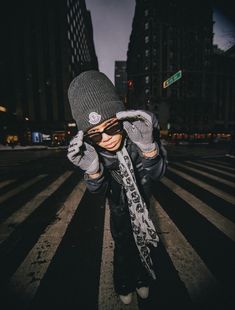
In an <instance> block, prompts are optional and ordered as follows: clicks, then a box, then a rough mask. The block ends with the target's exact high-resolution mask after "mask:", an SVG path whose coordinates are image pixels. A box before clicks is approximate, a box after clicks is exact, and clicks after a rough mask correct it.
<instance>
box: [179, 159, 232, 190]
mask: <svg viewBox="0 0 235 310" xmlns="http://www.w3.org/2000/svg"><path fill="white" fill-rule="evenodd" d="M187 163H189V164H193V165H194V163H193V162H191V161H187ZM175 165H176V166H178V167H182V168H185V169H187V170H190V171H193V172H196V173H198V174H201V175H204V176H205V177H208V178H209V179H212V180H215V181H217V182H219V183H222V184H226V185H228V186H230V187H232V188H235V182H231V181H228V180H225V179H223V178H221V177H217V176H215V175H212V174H210V173H207V172H205V171H202V170H198V169H196V168H192V167H189V166H187V165H184V164H178V163H177V164H175ZM195 166H199V167H202V168H204V167H205V168H208V167H207V166H204V165H200V164H195ZM208 169H210V168H208Z"/></svg>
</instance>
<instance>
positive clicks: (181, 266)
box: [152, 200, 218, 304]
mask: <svg viewBox="0 0 235 310" xmlns="http://www.w3.org/2000/svg"><path fill="white" fill-rule="evenodd" d="M152 207H153V208H152V212H153V214H154V216H153V221H154V222H155V225H156V227H157V228H158V229H160V231H162V232H164V233H160V235H159V236H160V239H161V241H162V243H163V244H164V247H165V249H166V251H167V253H168V254H169V256H170V258H171V261H172V263H173V265H174V267H175V269H176V270H177V272H178V275H179V277H180V279H181V280H182V281H183V283H184V284H185V287H186V288H187V290H188V293H189V295H190V297H191V299H192V301H193V302H195V303H199V304H200V301H202V302H203V301H204V300H206V298H207V297H208V293H209V291H211V292H213V291H214V288H215V287H217V285H218V284H217V281H216V279H215V278H214V276H213V275H212V273H211V272H210V271H209V269H208V268H207V266H206V265H205V263H204V262H203V260H202V259H201V258H200V256H199V255H198V254H197V253H196V251H195V250H194V249H193V248H192V246H191V245H190V244H189V242H188V241H187V240H186V238H185V237H184V235H183V234H182V233H181V232H180V230H179V229H178V228H177V227H176V225H175V224H174V223H173V222H172V221H171V219H170V218H169V216H168V215H167V213H166V212H165V211H164V210H163V209H162V207H161V206H160V204H159V203H158V202H157V201H156V200H153V203H152Z"/></svg>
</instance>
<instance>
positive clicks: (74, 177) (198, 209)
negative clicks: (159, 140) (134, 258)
mask: <svg viewBox="0 0 235 310" xmlns="http://www.w3.org/2000/svg"><path fill="white" fill-rule="evenodd" d="M234 170H235V169H234V168H233V161H232V159H230V158H226V157H223V156H221V157H216V158H200V159H198V160H185V161H181V162H170V164H169V167H168V170H167V173H166V175H165V176H164V177H163V178H162V179H161V180H160V182H158V183H156V185H155V189H154V197H153V198H152V202H151V216H152V218H153V221H154V224H155V226H156V229H157V231H158V233H159V236H160V245H159V249H158V250H157V251H158V252H157V254H156V256H155V258H154V259H155V260H154V261H155V262H156V273H157V274H158V275H159V277H158V279H157V281H156V283H153V285H152V287H151V290H150V297H149V299H148V300H146V301H143V300H140V299H139V298H138V297H137V296H136V294H134V299H133V301H132V303H131V304H130V305H128V306H126V305H125V306H124V305H123V304H121V302H120V300H119V298H118V296H117V295H116V294H115V292H114V288H113V283H112V254H113V247H114V245H113V241H112V237H111V233H110V229H109V208H108V205H107V201H105V199H104V197H102V195H101V196H100V195H91V194H89V193H88V192H87V191H86V188H85V184H84V182H83V181H82V178H81V175H79V174H78V173H77V172H76V171H74V170H65V171H63V172H61V171H59V172H58V174H54V175H50V174H46V173H41V174H38V173H37V174H36V175H34V176H32V175H31V176H28V175H26V176H25V178H21V179H20V181H19V180H17V177H16V176H14V177H9V178H5V179H2V180H0V274H1V279H0V292H1V293H0V294H1V295H2V296H1V299H3V298H4V299H5V301H6V303H8V304H9V309H14V308H15V307H16V305H17V309H34V310H35V309H39V308H40V309H41V308H42V307H44V308H45V305H46V306H48V307H49V306H54V307H55V308H59V309H60V308H61V309H62V308H63V309H64V308H65V307H67V308H68V309H72V308H79V307H80V308H79V309H88V310H121V309H128V310H129V309H131V310H137V309H141V310H143V309H147V310H148V309H149V310H150V309H168V308H167V307H169V309H171V308H172V305H178V306H181V307H184V306H185V307H186V306H187V307H190V306H195V305H196V306H198V305H200V306H203V305H205V306H206V307H207V308H206V309H214V308H213V307H214V306H215V305H217V306H218V307H220V308H221V309H222V308H223V309H229V308H226V307H229V306H230V305H231V306H232V303H233V302H234V300H233V293H234V289H235V287H234V285H235V281H234V241H235V223H234V220H235V212H234V204H235V197H234V194H233V191H234V187H235V182H234V181H235V176H234ZM218 292H219V293H218ZM210 306H211V308H210ZM233 306H234V304H233ZM6 309H7V308H6Z"/></svg>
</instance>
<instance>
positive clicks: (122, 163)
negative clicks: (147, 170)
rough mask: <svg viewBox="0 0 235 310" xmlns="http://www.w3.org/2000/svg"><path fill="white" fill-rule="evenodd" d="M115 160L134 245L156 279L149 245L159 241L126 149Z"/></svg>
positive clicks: (155, 244)
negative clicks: (123, 189)
mask: <svg viewBox="0 0 235 310" xmlns="http://www.w3.org/2000/svg"><path fill="white" fill-rule="evenodd" d="M116 154H117V158H118V161H119V170H120V171H119V173H120V175H121V177H122V184H123V186H124V188H125V192H126V196H127V201H128V207H129V213H130V218H131V225H132V230H133V236H134V239H135V243H136V245H137V248H138V250H139V253H140V258H141V261H142V263H143V265H144V266H145V268H146V269H147V270H148V272H149V273H150V275H151V276H152V278H153V279H156V275H155V272H154V270H153V267H152V266H153V262H152V259H151V257H150V248H149V245H150V244H151V245H153V246H154V247H156V246H157V243H158V241H159V238H158V235H157V232H156V229H155V227H154V225H153V222H152V220H151V219H150V217H149V212H148V209H147V207H146V204H145V202H144V200H143V198H142V196H141V194H140V192H139V189H138V186H137V184H136V178H135V175H134V169H133V165H132V162H131V159H130V156H129V154H128V152H127V150H126V147H125V146H123V148H122V149H121V150H120V151H118V152H117V153H116Z"/></svg>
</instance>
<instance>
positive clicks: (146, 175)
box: [84, 137, 167, 203]
mask: <svg viewBox="0 0 235 310" xmlns="http://www.w3.org/2000/svg"><path fill="white" fill-rule="evenodd" d="M125 139H126V140H125V146H126V149H127V151H128V153H129V155H130V157H131V160H132V164H133V167H134V170H135V177H136V181H137V183H138V187H139V190H140V192H141V193H142V195H143V196H144V198H145V200H148V197H149V195H150V194H151V189H152V185H153V183H154V181H156V180H159V179H160V178H161V177H163V176H164V174H165V171H166V167H167V158H166V152H165V150H164V149H163V148H162V146H161V145H160V141H158V142H157V141H155V142H157V145H158V155H157V156H156V157H154V158H144V157H143V155H142V153H141V151H140V150H139V149H138V147H137V146H136V145H135V144H134V143H133V142H132V141H131V140H130V139H129V138H128V137H126V138H125ZM97 151H98V153H99V156H100V161H101V162H102V165H101V166H102V168H101V171H102V175H101V176H100V177H99V178H97V179H91V178H89V177H88V176H87V175H85V177H84V179H85V182H86V184H87V188H88V190H89V191H90V192H93V193H103V192H104V191H107V190H108V189H109V190H111V191H112V189H113V188H114V187H115V186H116V185H115V183H119V184H120V185H121V187H122V184H121V181H120V180H119V181H118V180H117V178H116V177H115V172H117V173H118V160H117V156H116V155H115V154H113V153H111V152H108V151H106V150H97ZM115 190H117V187H116V188H115ZM121 196H122V195H119V196H118V197H119V198H120V197H121ZM118 197H117V198H118ZM112 200H116V199H112ZM122 200H123V199H122ZM122 203H124V202H123V201H122Z"/></svg>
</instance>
